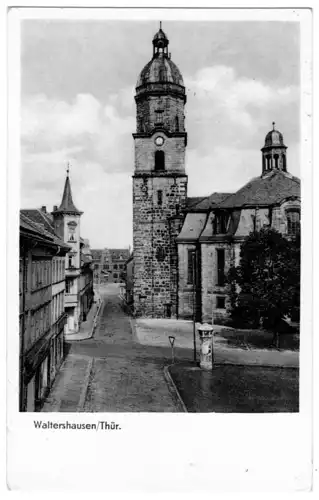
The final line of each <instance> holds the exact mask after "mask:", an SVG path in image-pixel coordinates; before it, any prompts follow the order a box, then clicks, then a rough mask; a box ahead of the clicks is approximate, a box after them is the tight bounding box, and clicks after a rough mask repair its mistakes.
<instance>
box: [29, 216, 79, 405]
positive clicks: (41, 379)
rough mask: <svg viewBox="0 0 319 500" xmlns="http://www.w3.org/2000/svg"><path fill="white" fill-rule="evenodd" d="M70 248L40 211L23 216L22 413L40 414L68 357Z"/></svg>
mask: <svg viewBox="0 0 319 500" xmlns="http://www.w3.org/2000/svg"><path fill="white" fill-rule="evenodd" d="M68 250H69V247H68V246H67V245H65V243H64V242H63V241H62V240H60V239H59V238H58V237H57V236H56V235H55V234H54V231H53V230H52V226H50V223H48V220H47V218H46V216H45V215H44V214H43V213H42V212H41V211H40V210H22V211H21V212H20V257H19V260H20V266H19V326H20V328H19V330H20V384H19V385H20V398H19V401H20V402H19V408H20V411H31V412H33V411H38V410H39V409H40V408H41V405H42V403H43V401H44V399H45V397H46V395H47V393H48V392H49V389H50V387H51V386H52V383H53V380H54V378H55V376H56V373H57V371H58V370H59V367H60V365H61V363H62V360H63V357H64V335H63V334H64V326H65V323H66V314H65V312H64V287H65V276H64V273H65V270H64V259H65V255H66V253H67V251H68Z"/></svg>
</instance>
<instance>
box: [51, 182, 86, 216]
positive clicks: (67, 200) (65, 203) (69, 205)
mask: <svg viewBox="0 0 319 500" xmlns="http://www.w3.org/2000/svg"><path fill="white" fill-rule="evenodd" d="M57 212H62V213H63V212H65V213H68V214H74V215H82V213H83V212H80V211H79V210H78V209H77V208H76V206H75V205H74V203H73V199H72V190H71V182H70V178H69V174H67V176H66V179H65V184H64V191H63V196H62V201H61V205H60V206H59V208H58V209H57V210H55V211H54V213H57Z"/></svg>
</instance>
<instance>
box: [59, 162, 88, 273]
mask: <svg viewBox="0 0 319 500" xmlns="http://www.w3.org/2000/svg"><path fill="white" fill-rule="evenodd" d="M82 214H83V212H81V211H80V210H78V209H77V207H76V206H75V205H74V202H73V198H72V190H71V181H70V164H69V163H68V164H67V170H66V179H65V184H64V190H63V195H62V201H61V203H60V206H59V207H57V206H55V207H54V210H53V212H52V216H53V220H54V227H55V231H56V233H57V234H58V236H59V237H60V238H61V239H62V240H64V241H65V243H67V244H68V245H69V246H71V247H72V251H71V252H69V253H68V255H67V256H66V269H68V268H70V269H79V268H80V218H81V215H82Z"/></svg>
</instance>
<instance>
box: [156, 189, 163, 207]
mask: <svg viewBox="0 0 319 500" xmlns="http://www.w3.org/2000/svg"><path fill="white" fill-rule="evenodd" d="M157 204H158V205H160V206H162V205H163V191H157Z"/></svg>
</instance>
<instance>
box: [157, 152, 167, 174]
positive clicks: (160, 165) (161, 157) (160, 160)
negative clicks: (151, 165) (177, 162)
mask: <svg viewBox="0 0 319 500" xmlns="http://www.w3.org/2000/svg"><path fill="white" fill-rule="evenodd" d="M155 170H156V171H160V170H165V153H164V151H155Z"/></svg>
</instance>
